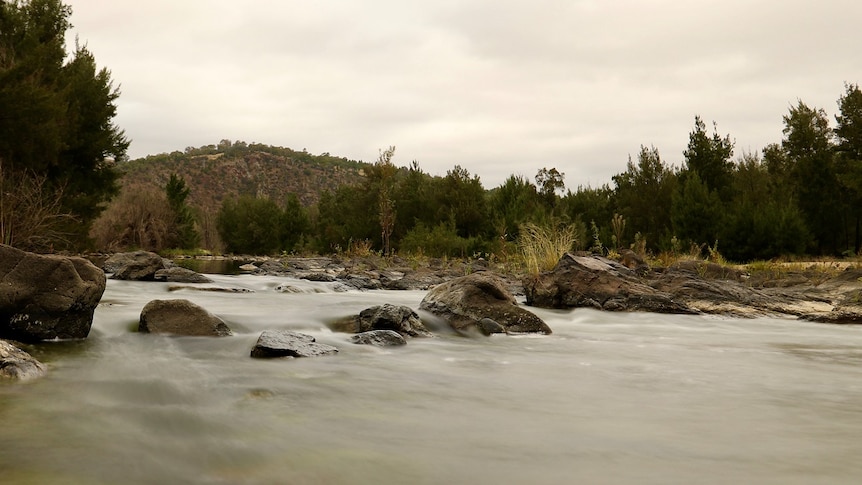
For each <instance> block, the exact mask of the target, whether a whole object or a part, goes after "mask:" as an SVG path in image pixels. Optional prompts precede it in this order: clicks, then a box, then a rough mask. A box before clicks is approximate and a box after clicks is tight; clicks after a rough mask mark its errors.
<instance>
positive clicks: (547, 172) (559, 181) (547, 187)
mask: <svg viewBox="0 0 862 485" xmlns="http://www.w3.org/2000/svg"><path fill="white" fill-rule="evenodd" d="M565 178H566V174H564V173H560V172H559V171H558V170H557V169H556V168H550V169H548V168H544V167H543V168H542V169H540V170H539V171H538V172H537V173H536V187H538V189H539V194H540V195H541V196H542V198H543V199H544V200H545V203H546V204H547V205H548V207H549V208H550V209H552V210H553V208H554V207H556V205H557V191H558V190H560V191H562V190H563V189H565V188H566V184H565V183H564V182H563V180H564V179H565Z"/></svg>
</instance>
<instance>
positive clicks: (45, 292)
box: [0, 245, 106, 342]
mask: <svg viewBox="0 0 862 485" xmlns="http://www.w3.org/2000/svg"><path fill="white" fill-rule="evenodd" d="M105 282H106V281H105V273H104V272H103V271H102V270H101V269H99V268H97V267H96V266H95V265H93V263H91V262H89V261H87V260H86V259H83V258H77V257H64V256H54V255H39V254H33V253H28V252H25V251H21V250H19V249H15V248H13V247H10V246H5V245H0V335H2V336H6V337H9V338H12V339H15V340H21V341H25V342H28V341H37V340H51V339H76V338H86V337H87V335H88V334H89V333H90V327H91V326H92V324H93V312H94V310H95V309H96V306H97V305H98V304H99V300H100V299H101V298H102V294H103V293H104V292H105Z"/></svg>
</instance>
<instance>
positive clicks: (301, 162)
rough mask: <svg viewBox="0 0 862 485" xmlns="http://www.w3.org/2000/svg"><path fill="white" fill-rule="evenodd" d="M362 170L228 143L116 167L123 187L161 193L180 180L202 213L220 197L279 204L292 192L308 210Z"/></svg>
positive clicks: (323, 158)
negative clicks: (174, 176) (173, 180)
mask: <svg viewBox="0 0 862 485" xmlns="http://www.w3.org/2000/svg"><path fill="white" fill-rule="evenodd" d="M367 166H368V164H366V163H363V162H358V161H354V160H348V159H346V158H342V157H335V156H331V155H329V154H328V153H324V154H321V155H312V154H310V153H308V152H305V151H301V152H298V151H295V150H291V149H290V148H282V147H273V146H269V145H261V144H255V143H252V144H246V143H244V142H231V141H229V140H222V142H221V143H219V144H218V145H207V146H203V147H200V148H192V147H189V148H186V150H185V151H183V152H180V151H175V152H172V153H164V154H160V155H150V156H147V157H145V158H139V159H136V160H132V161H128V162H122V163H119V164H118V167H119V169H120V171H121V172H122V173H123V177H122V180H121V184H122V186H123V187H130V186H145V187H147V186H149V187H152V188H154V189H156V190H164V187H165V184H167V182H168V179H169V178H170V176H171V174H177V175H178V176H181V177H182V178H184V179H185V181H186V185H187V186H188V187H189V197H188V203H189V204H190V205H191V206H193V207H197V208H199V209H203V211H204V212H208V213H213V212H215V211H217V210H218V208H219V207H220V206H221V203H222V200H224V199H225V198H230V197H236V196H238V195H246V194H247V195H254V196H260V197H268V198H270V199H272V200H274V201H277V202H279V203H281V201H283V200H284V197H285V195H286V194H288V193H294V194H296V195H297V197H299V200H300V201H301V202H302V204H303V205H305V206H310V205H313V204H315V203H316V202H317V201H318V200H319V198H320V194H321V193H322V192H323V191H325V190H334V189H336V188H337V187H339V186H341V185H353V184H357V183H359V182H361V181H362V179H363V178H364V173H365V171H364V169H365V168H366V167H367Z"/></svg>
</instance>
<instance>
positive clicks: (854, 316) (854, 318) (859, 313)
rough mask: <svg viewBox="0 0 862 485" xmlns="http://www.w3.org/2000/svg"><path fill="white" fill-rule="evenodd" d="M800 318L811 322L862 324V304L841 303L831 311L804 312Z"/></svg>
mask: <svg viewBox="0 0 862 485" xmlns="http://www.w3.org/2000/svg"><path fill="white" fill-rule="evenodd" d="M799 318H800V319H802V320H808V321H809V322H818V323H832V324H838V325H858V324H862V305H860V304H858V303H853V304H839V305H837V306H835V307H834V308H833V309H832V311H830V312H822V313H810V314H804V315H801V316H800V317H799Z"/></svg>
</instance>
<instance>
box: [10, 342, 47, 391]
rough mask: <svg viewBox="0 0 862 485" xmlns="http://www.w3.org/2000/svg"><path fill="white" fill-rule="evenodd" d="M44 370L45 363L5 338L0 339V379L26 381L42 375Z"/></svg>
mask: <svg viewBox="0 0 862 485" xmlns="http://www.w3.org/2000/svg"><path fill="white" fill-rule="evenodd" d="M46 372H47V370H46V369H45V365H44V364H42V363H41V362H39V361H38V360H36V359H34V358H33V356H31V355H30V354H28V353H27V352H24V351H23V350H21V349H19V348H18V347H15V346H14V345H12V344H11V343H9V342H7V341H5V340H0V380H2V379H11V380H16V381H27V380H30V379H35V378H37V377H42V376H44V375H45V373H46Z"/></svg>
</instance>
